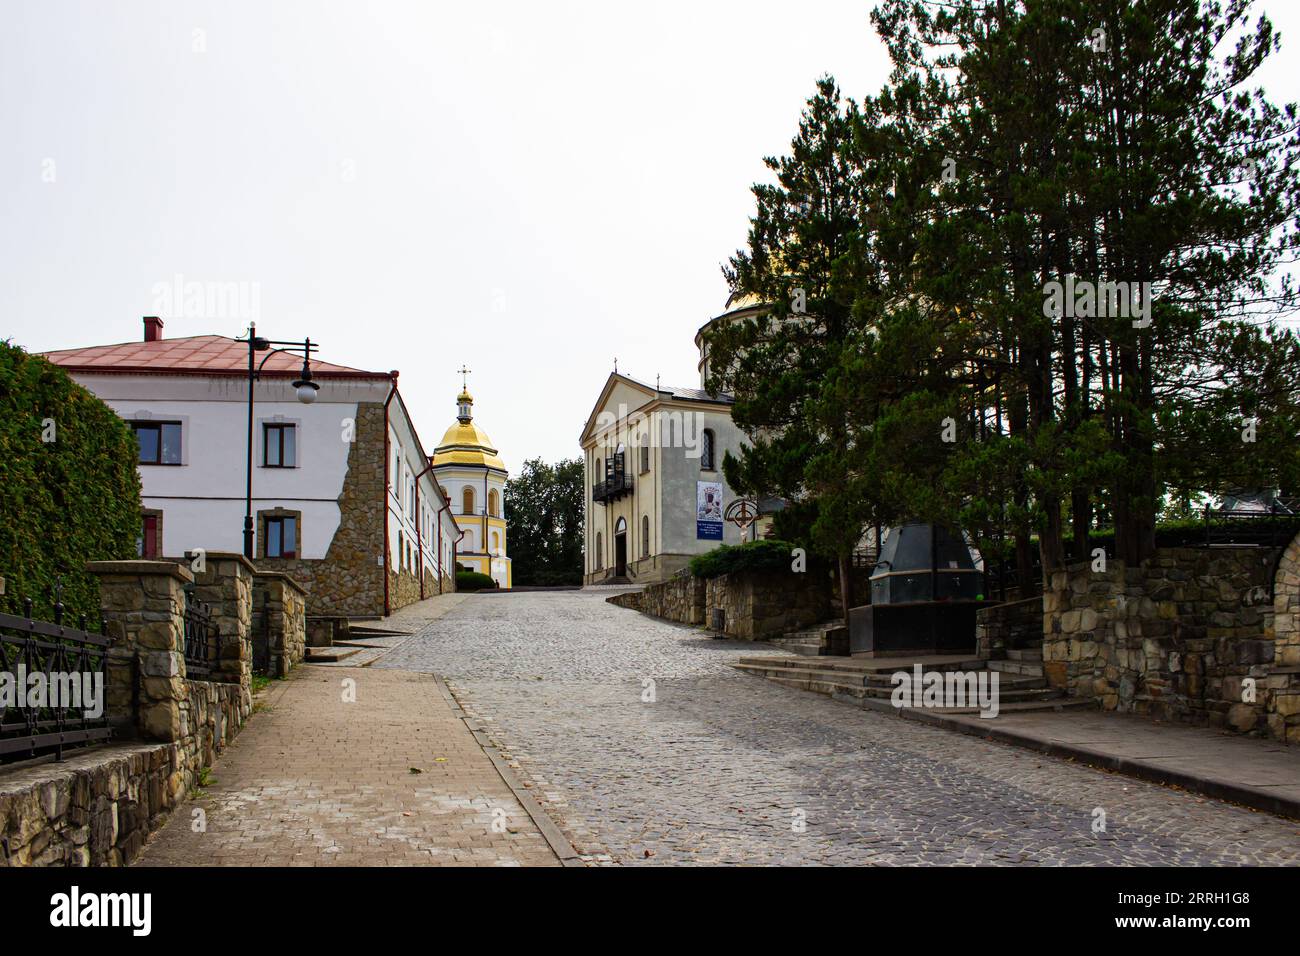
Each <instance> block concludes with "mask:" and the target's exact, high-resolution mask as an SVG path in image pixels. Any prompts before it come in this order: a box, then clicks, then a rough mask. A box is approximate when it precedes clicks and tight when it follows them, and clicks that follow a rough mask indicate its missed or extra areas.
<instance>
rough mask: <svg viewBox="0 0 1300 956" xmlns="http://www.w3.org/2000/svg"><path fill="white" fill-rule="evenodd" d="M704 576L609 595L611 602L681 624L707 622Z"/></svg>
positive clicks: (678, 578) (685, 577) (673, 580)
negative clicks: (705, 616) (705, 619)
mask: <svg viewBox="0 0 1300 956" xmlns="http://www.w3.org/2000/svg"><path fill="white" fill-rule="evenodd" d="M704 593H705V582H704V579H703V578H693V577H689V576H679V577H674V578H670V579H668V580H667V581H661V582H659V583H658V584H650V585H647V586H646V587H645V588H643V589H642V590H640V591H628V592H626V593H623V594H616V595H614V596H613V597H610V598H607V599H606V600H608V601H609V603H610V604H617V605H618V606H619V607H628V608H632V609H633V610H637V611H642V612H644V613H646V614H649V615H651V616H653V617H661V618H663V619H664V620H667V621H677V622H678V623H680V624H703V623H704Z"/></svg>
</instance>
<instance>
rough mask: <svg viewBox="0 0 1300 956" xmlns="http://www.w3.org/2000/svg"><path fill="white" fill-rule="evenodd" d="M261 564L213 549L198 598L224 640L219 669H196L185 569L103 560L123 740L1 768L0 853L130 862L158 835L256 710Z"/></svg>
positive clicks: (117, 722) (51, 862)
mask: <svg viewBox="0 0 1300 956" xmlns="http://www.w3.org/2000/svg"><path fill="white" fill-rule="evenodd" d="M250 567H251V566H249V565H248V563H247V562H246V561H245V560H244V559H243V557H242V556H239V555H234V556H230V555H221V556H216V557H215V558H214V556H213V555H212V554H209V555H208V556H207V565H206V568H205V569H204V570H203V571H201V572H200V573H199V582H198V583H197V585H196V590H195V592H194V595H193V597H194V599H195V600H201V599H207V600H210V601H211V603H212V609H213V620H214V621H216V622H217V623H218V626H219V628H220V632H221V636H222V654H221V659H220V661H219V662H218V666H217V667H216V668H215V672H214V676H218V677H225V678H226V679H225V680H220V679H218V680H191V679H189V677H188V675H187V672H186V663H185V632H184V617H183V615H184V610H185V606H186V601H187V598H186V595H185V588H186V586H188V585H192V584H195V575H194V574H192V573H191V572H190V570H189V567H188V566H186V565H180V564H176V563H173V562H168V561H97V562H92V563H91V564H90V565H89V566H88V568H89V570H90V571H91V572H92V573H93V574H95V575H96V576H97V577H98V578H99V584H100V595H101V601H102V604H103V608H102V610H103V615H104V622H105V633H106V634H107V635H108V636H109V637H111V638H112V639H113V646H112V647H111V648H110V650H109V655H108V674H107V688H106V697H107V704H106V706H107V707H108V713H109V715H110V722H111V723H112V726H113V728H114V735H115V739H116V740H119V741H121V742H119V743H113V744H109V745H106V746H102V747H94V748H88V749H86V750H77V751H73V752H71V753H70V754H69V755H68V759H67V760H65V761H63V762H61V763H56V762H52V761H50V760H49V759H48V758H40V759H37V760H33V761H28V762H26V763H24V764H20V765H16V766H10V767H6V768H4V771H3V773H0V838H2V840H3V842H0V856H3V857H5V858H6V860H7V862H8V863H9V864H10V865H34V866H69V865H70V866H100V865H110V866H113V865H122V864H125V863H129V862H130V861H131V859H132V858H133V857H134V856H135V855H136V853H138V852H139V850H140V848H141V847H142V846H143V845H144V841H145V838H146V837H147V836H148V834H149V833H150V832H151V831H152V830H154V829H156V828H157V827H158V826H160V825H161V824H162V822H163V821H164V820H165V819H166V815H167V813H168V812H170V811H171V810H173V809H174V808H176V807H177V806H179V805H180V803H181V802H183V801H184V799H185V797H186V795H187V794H188V793H189V791H190V790H191V789H192V788H193V787H194V786H195V785H196V784H197V783H198V781H199V779H200V777H201V775H202V772H203V769H204V768H205V767H210V766H212V763H213V761H214V760H215V759H216V757H217V755H218V754H219V753H220V752H221V751H222V750H223V749H224V748H225V746H226V745H227V744H228V743H229V742H230V740H231V739H232V738H233V737H234V736H235V734H236V733H238V732H239V729H240V727H241V726H242V725H243V722H244V720H245V718H247V716H248V715H249V713H250V712H251V710H252V697H251V694H250V692H249V683H248V679H247V678H248V671H247V668H246V667H245V666H244V665H245V663H246V662H247V661H249V660H251V650H250V648H249V647H248V646H247V645H248V637H249V632H248V624H249V620H250V617H251V604H252V589H251V573H250V571H249V568H250Z"/></svg>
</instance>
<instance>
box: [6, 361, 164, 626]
mask: <svg viewBox="0 0 1300 956" xmlns="http://www.w3.org/2000/svg"><path fill="white" fill-rule="evenodd" d="M47 420H49V421H51V422H52V423H53V429H54V431H53V436H52V437H53V438H54V440H53V441H52V442H46V441H45V440H44V439H45V437H46V436H47V434H48V429H47V425H46V421H47ZM138 457H139V452H138V450H137V447H136V442H135V436H134V435H133V434H132V433H131V429H130V427H129V426H128V425H127V424H126V423H125V422H124V421H122V420H121V419H120V418H118V417H117V415H116V414H115V413H114V412H113V410H112V409H111V408H109V407H108V406H107V405H105V404H104V403H103V402H101V401H100V400H99V399H97V398H96V397H95V396H94V395H92V394H91V393H90V392H89V391H87V390H86V389H84V388H82V387H81V386H80V385H78V384H76V383H75V382H73V381H72V379H71V378H69V377H68V375H67V373H66V372H64V371H63V370H62V369H61V368H59V367H58V366H55V365H52V364H51V363H49V362H47V361H46V360H45V359H43V358H40V357H38V356H34V355H29V354H27V353H26V352H25V351H23V350H22V349H20V348H18V347H16V346H14V345H12V344H10V343H9V342H0V491H2V492H3V497H0V501H3V504H0V576H3V577H4V579H5V597H4V599H3V604H4V606H5V607H6V609H8V610H10V611H12V610H16V609H17V608H18V607H19V604H18V602H19V601H20V600H21V599H22V598H24V597H30V598H31V599H32V601H33V602H34V605H35V607H34V613H35V614H36V615H37V616H38V617H48V616H49V615H50V613H51V605H52V604H53V585H54V582H55V578H56V576H58V575H62V578H63V586H64V590H63V603H64V606H65V609H66V610H65V615H66V617H65V620H67V619H69V618H71V619H73V620H75V618H76V615H78V614H82V613H84V614H86V615H87V616H88V617H90V618H91V619H92V620H98V617H99V584H98V582H97V581H96V579H95V578H94V576H93V575H90V574H88V573H87V572H86V570H85V566H86V562H87V561H95V560H107V559H123V558H134V557H135V556H136V553H137V552H136V541H137V538H138V536H139V533H140V476H139V473H138V472H137V470H136V463H137V459H138Z"/></svg>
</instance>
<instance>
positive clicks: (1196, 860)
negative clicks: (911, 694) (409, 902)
mask: <svg viewBox="0 0 1300 956" xmlns="http://www.w3.org/2000/svg"><path fill="white" fill-rule="evenodd" d="M608 593H609V592H607V591H605V592H602V591H599V590H593V591H569V592H550V593H537V592H529V593H515V594H484V595H475V596H471V597H468V598H466V599H465V600H464V601H463V602H461V603H460V604H459V605H458V606H457V607H455V608H453V609H451V610H450V611H449V612H448V613H447V615H446V616H445V617H443V618H442V619H441V620H439V621H437V622H436V623H435V624H434V625H433V626H431V627H429V628H427V629H425V630H422V631H421V632H419V633H418V634H417V635H416V636H415V637H414V638H412V639H411V640H408V641H406V642H405V643H404V644H402V646H400V647H399V648H397V649H395V650H394V651H393V652H391V653H389V654H388V655H386V656H385V657H384V658H383V659H382V660H381V661H379V662H378V664H377V665H376V667H378V668H401V669H406V670H410V671H427V672H435V673H438V674H442V675H444V676H445V677H446V679H447V681H448V683H449V684H450V685H451V687H452V689H453V690H454V691H455V693H456V695H457V698H458V700H459V701H460V702H461V704H462V706H463V707H465V709H466V711H467V712H469V713H470V714H471V715H473V716H476V717H477V718H478V719H479V720H481V721H483V722H484V726H485V727H486V729H487V732H488V734H489V735H490V736H491V737H492V738H493V741H494V743H496V744H497V745H498V746H499V747H501V748H502V750H503V751H504V752H505V753H506V754H507V755H508V756H509V758H510V759H511V761H512V764H513V765H514V766H515V767H516V768H517V772H518V773H519V774H520V775H521V777H522V778H523V779H524V781H525V782H526V783H527V785H529V786H530V787H531V788H532V790H533V792H534V793H535V794H536V795H537V796H538V798H539V799H540V800H541V802H542V803H543V805H544V806H545V807H546V809H547V810H548V812H549V813H550V814H551V816H552V817H553V818H554V819H555V820H556V821H557V822H558V823H559V824H560V825H561V827H562V829H564V830H565V832H566V835H567V836H568V837H569V839H570V840H571V841H572V842H573V843H574V846H575V847H576V848H577V849H578V851H579V852H580V853H582V854H583V855H584V857H585V858H587V859H588V860H591V861H594V862H607V861H608V862H619V863H624V864H655V863H756V864H806V863H814V864H917V863H940V864H953V863H956V864H1011V863H1026V864H1046V865H1052V864H1071V865H1106V864H1139V865H1144V864H1179V865H1181V864H1224V865H1234V864H1246V863H1267V864H1295V863H1297V862H1300V825H1298V824H1296V823H1294V822H1290V821H1286V820H1282V819H1279V818H1275V817H1271V816H1268V815H1267V814H1262V813H1255V812H1252V811H1249V810H1246V809H1243V808H1239V807H1236V806H1232V805H1229V804H1225V803H1221V802H1218V801H1215V800H1212V799H1208V798H1203V797H1199V796H1196V795H1193V794H1189V793H1186V792H1182V791H1177V790H1173V789H1169V788H1164V787H1160V786H1158V785H1155V784H1149V783H1145V782H1143V781H1139V780H1134V779H1132V778H1129V777H1124V776H1119V775H1115V774H1109V773H1105V772H1103V771H1099V770H1094V769H1090V768H1087V767H1082V766H1078V765H1074V764H1071V763H1069V762H1066V761H1060V760H1055V759H1052V758H1048V757H1043V756H1040V755H1037V754H1033V753H1031V752H1028V751H1023V750H1018V749H1016V748H1014V747H1008V746H1004V745H1000V744H994V743H989V742H985V741H980V740H975V739H973V738H971V737H967V736H964V735H961V734H955V733H952V732H949V731H945V730H942V729H938V728H934V727H928V726H925V725H922V724H919V723H916V722H913V721H904V720H900V719H899V718H897V717H894V716H891V715H887V714H877V713H871V712H864V711H862V710H859V709H857V708H854V707H851V706H848V705H845V704H841V703H838V702H835V701H832V700H829V699H827V698H823V697H820V696H817V695H815V694H811V693H808V692H805V691H799V690H793V689H789V688H784V687H780V686H778V685H775V684H772V683H769V682H766V681H763V680H761V679H759V678H755V677H750V676H748V675H743V674H740V673H739V672H737V671H734V670H732V669H731V668H729V667H728V666H727V663H728V661H730V660H733V659H735V658H736V657H738V656H740V655H743V654H752V653H754V652H755V651H756V650H757V651H763V650H766V647H765V646H763V645H754V644H747V643H741V642H729V641H719V640H712V639H710V638H708V637H707V636H705V635H703V634H702V633H701V632H699V631H695V630H691V629H688V628H684V627H680V626H677V625H673V624H669V623H666V622H663V621H659V620H657V619H654V618H650V617H647V616H644V615H641V614H638V613H637V612H635V611H630V610H625V609H622V608H616V607H614V606H612V605H609V604H606V603H605V601H604V598H605V596H606V595H607V594H608ZM648 680H649V681H653V682H654V683H653V685H650V684H647V683H646V681H648ZM650 690H653V700H652V701H650V700H645V699H643V698H648V697H650V696H651V695H650V694H649V693H648V692H649V691H650ZM1098 810H1100V811H1102V812H1104V814H1105V829H1104V830H1098V831H1097V832H1094V827H1095V826H1097V824H1098V823H1099V822H1100V820H1101V817H1100V815H1099V814H1098V812H1097V811H1098Z"/></svg>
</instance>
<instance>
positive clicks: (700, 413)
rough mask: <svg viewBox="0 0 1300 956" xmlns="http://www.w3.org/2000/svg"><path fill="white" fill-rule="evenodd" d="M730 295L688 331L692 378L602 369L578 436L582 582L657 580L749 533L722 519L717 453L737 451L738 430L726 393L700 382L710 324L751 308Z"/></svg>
mask: <svg viewBox="0 0 1300 956" xmlns="http://www.w3.org/2000/svg"><path fill="white" fill-rule="evenodd" d="M733 304H734V303H728V311H726V312H724V313H723V314H722V315H721V316H718V317H717V318H716V319H713V320H712V321H711V322H710V323H709V324H708V325H705V326H704V328H702V329H701V330H700V334H698V335H697V336H696V344H697V346H698V347H699V350H700V359H699V365H698V368H699V371H700V387H699V388H675V387H668V386H664V385H660V384H657V383H656V384H654V385H651V384H649V383H648V382H644V381H641V380H639V379H636V378H633V377H632V376H630V375H626V374H623V373H620V372H617V371H615V372H613V373H611V374H610V376H609V378H608V379H606V381H605V385H604V388H603V389H602V390H601V393H600V397H599V398H598V399H597V400H596V404H595V407H594V408H593V409H592V411H591V414H590V416H589V417H588V419H587V424H586V427H585V428H584V429H583V432H582V436H581V438H580V442H581V445H582V450H583V459H584V462H585V474H586V486H585V492H586V495H587V501H586V504H587V508H586V525H585V530H584V538H585V543H586V547H585V555H584V558H583V562H584V565H583V582H584V583H586V584H601V583H613V582H622V581H627V582H629V583H633V584H651V583H654V582H656V581H663V580H665V579H667V578H670V577H672V575H673V574H674V573H676V572H677V571H679V570H681V569H682V568H684V567H685V566H686V565H687V563H688V562H689V561H690V559H691V558H692V557H694V556H695V555H697V554H703V553H705V552H706V551H710V550H712V549H713V548H716V547H717V546H718V545H720V544H724V543H725V544H739V543H741V541H743V540H747V539H748V538H749V537H751V536H752V535H753V533H754V532H753V530H751V531H750V532H749V533H748V534H742V532H741V531H740V530H739V529H738V528H737V527H736V526H735V525H733V524H731V523H730V522H727V521H724V520H723V511H724V510H725V508H726V506H727V505H728V504H730V503H731V502H732V501H734V500H735V499H736V497H737V496H736V494H735V493H734V492H733V491H732V490H731V488H730V487H729V486H728V485H727V482H726V479H725V478H724V477H723V474H722V459H723V456H724V455H725V454H726V452H727V451H731V452H732V453H733V454H735V453H737V452H738V451H739V449H740V447H741V445H742V444H743V442H744V435H743V433H742V432H741V430H740V429H739V428H738V427H736V425H735V424H734V423H733V422H732V420H731V404H732V400H731V397H730V396H729V395H725V394H718V395H714V394H710V393H709V392H707V391H705V389H704V384H705V379H706V378H707V377H708V350H707V342H706V336H705V333H706V331H707V329H708V327H709V325H711V324H712V323H713V322H719V321H731V320H733V319H735V318H739V317H741V316H742V315H744V314H747V313H748V311H749V309H750V308H751V306H750V305H749V304H748V303H746V304H743V305H742V304H735V305H736V307H735V308H732V306H733Z"/></svg>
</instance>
